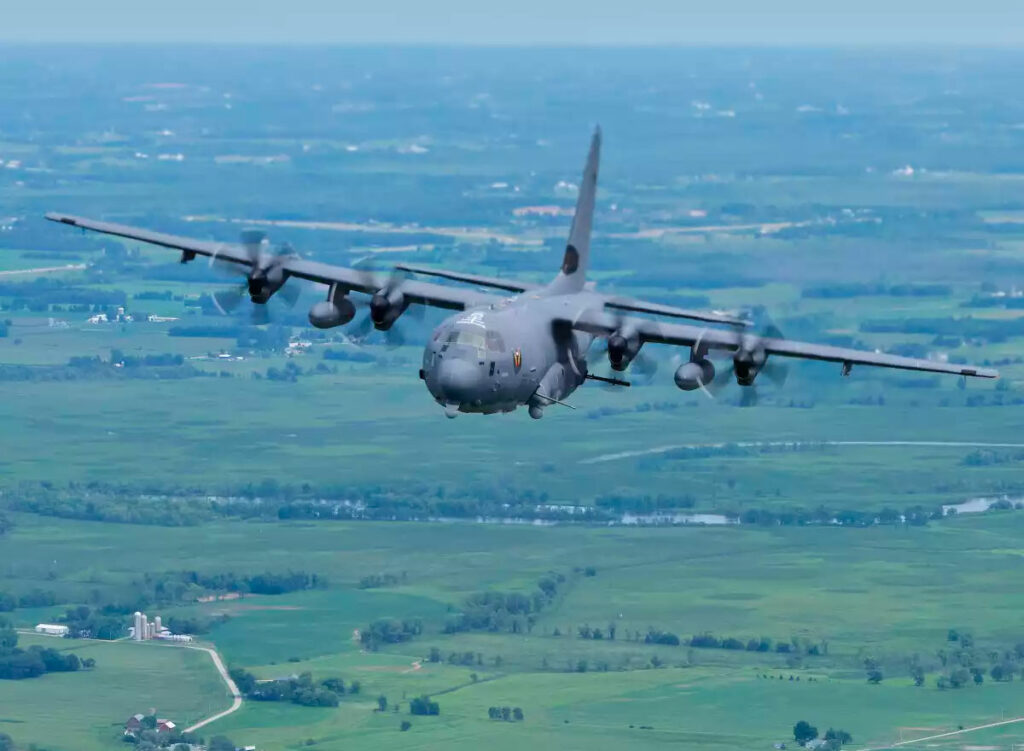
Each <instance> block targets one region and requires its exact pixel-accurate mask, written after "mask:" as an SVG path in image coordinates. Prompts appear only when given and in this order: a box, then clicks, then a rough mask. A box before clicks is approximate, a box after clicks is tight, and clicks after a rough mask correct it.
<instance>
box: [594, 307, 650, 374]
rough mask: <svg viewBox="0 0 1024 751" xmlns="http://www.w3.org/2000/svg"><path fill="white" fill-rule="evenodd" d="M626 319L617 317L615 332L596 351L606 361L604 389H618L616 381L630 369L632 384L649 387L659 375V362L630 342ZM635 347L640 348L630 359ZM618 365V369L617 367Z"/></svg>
mask: <svg viewBox="0 0 1024 751" xmlns="http://www.w3.org/2000/svg"><path fill="white" fill-rule="evenodd" d="M625 326H626V318H625V317H624V316H621V315H616V316H615V331H614V333H612V334H611V335H610V336H608V337H607V338H606V339H602V340H601V343H600V344H599V345H598V346H597V348H596V349H595V350H594V351H595V353H596V354H598V355H599V356H601V357H602V358H603V359H604V361H605V368H603V369H602V372H601V373H600V374H597V373H595V375H599V376H600V379H601V380H600V381H599V382H600V383H601V385H602V387H603V388H607V389H614V388H616V384H615V383H614V381H615V380H617V379H620V378H621V377H622V376H621V374H622V372H623V371H624V370H626V369H627V368H628V370H629V374H630V379H629V380H630V382H631V383H636V384H640V385H644V386H646V385H648V384H650V383H651V382H652V381H654V377H655V375H657V373H658V360H657V359H656V358H654V357H652V356H651V355H649V354H647V352H645V351H644V350H643V348H642V347H640V346H639V344H638V343H637V344H634V343H633V342H631V341H630V338H631V337H630V336H629V332H628V331H627V330H626V329H625ZM633 346H637V347H639V349H637V350H636V352H635V354H633V356H632V358H629V357H628V355H629V350H630V349H632V347H633ZM617 365H618V367H616V366H617Z"/></svg>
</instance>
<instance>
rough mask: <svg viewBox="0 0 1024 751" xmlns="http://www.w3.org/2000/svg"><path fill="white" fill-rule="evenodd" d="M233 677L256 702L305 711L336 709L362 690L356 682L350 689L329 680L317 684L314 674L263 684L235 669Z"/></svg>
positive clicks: (342, 683)
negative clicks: (286, 704) (288, 704)
mask: <svg viewBox="0 0 1024 751" xmlns="http://www.w3.org/2000/svg"><path fill="white" fill-rule="evenodd" d="M229 674H230V675H231V679H232V680H233V681H234V682H235V685H236V686H238V690H239V691H240V692H241V693H242V694H243V695H244V696H245V697H246V698H247V699H252V700H253V701H283V702H291V703H292V704H299V705H301V706H304V707H336V706H338V703H339V701H340V697H342V696H344V695H345V694H346V693H348V694H358V693H359V692H360V690H361V686H360V685H359V681H352V682H351V683H349V685H348V686H347V687H346V685H345V681H343V680H342V679H341V678H325V679H324V680H322V681H320V682H319V683H317V682H314V681H313V676H312V675H311V674H310V673H302V674H301V675H299V676H298V677H295V678H280V679H277V680H273V681H264V682H262V683H261V682H259V681H257V680H256V677H255V676H254V675H253V674H252V673H250V672H249V671H247V670H244V669H242V668H232V669H231V670H230V671H229Z"/></svg>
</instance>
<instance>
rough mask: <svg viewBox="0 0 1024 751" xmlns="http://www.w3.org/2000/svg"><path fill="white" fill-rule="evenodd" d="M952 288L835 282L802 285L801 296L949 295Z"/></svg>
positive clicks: (822, 297)
mask: <svg viewBox="0 0 1024 751" xmlns="http://www.w3.org/2000/svg"><path fill="white" fill-rule="evenodd" d="M951 294H953V288H952V287H950V286H949V285H948V284H883V283H881V282H837V283H834V284H819V285H813V286H810V287H804V288H803V290H801V292H800V296H801V297H805V298H811V299H825V300H834V299H848V298H851V297H867V296H872V297H873V296H882V295H888V296H890V297H949V296H950V295H951Z"/></svg>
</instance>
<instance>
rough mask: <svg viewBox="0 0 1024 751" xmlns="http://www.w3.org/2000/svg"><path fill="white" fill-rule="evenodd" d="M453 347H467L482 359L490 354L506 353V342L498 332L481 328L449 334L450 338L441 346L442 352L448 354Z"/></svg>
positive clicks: (455, 331) (458, 329) (458, 330)
mask: <svg viewBox="0 0 1024 751" xmlns="http://www.w3.org/2000/svg"><path fill="white" fill-rule="evenodd" d="M452 345H465V346H467V347H470V348H472V349H474V350H475V351H476V354H477V356H478V357H480V358H481V359H483V358H485V357H487V354H488V353H500V352H504V351H505V341H504V340H503V339H502V338H501V334H499V333H498V332H497V331H488V330H485V329H483V328H481V327H479V326H474V327H472V328H469V327H466V328H456V329H453V330H452V331H449V332H448V336H447V338H446V339H445V341H444V343H443V344H442V345H441V352H447V351H448V349H449V347H451V346H452Z"/></svg>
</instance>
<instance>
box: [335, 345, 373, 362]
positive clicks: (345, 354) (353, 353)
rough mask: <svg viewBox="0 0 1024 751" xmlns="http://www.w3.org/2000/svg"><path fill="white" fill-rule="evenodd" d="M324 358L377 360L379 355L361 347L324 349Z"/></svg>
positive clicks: (340, 360) (355, 360)
mask: <svg viewBox="0 0 1024 751" xmlns="http://www.w3.org/2000/svg"><path fill="white" fill-rule="evenodd" d="M323 358H324V359H325V360H333V361H334V362H376V361H377V357H376V356H375V355H373V354H371V353H369V352H367V351H365V350H361V349H353V350H348V349H331V348H329V347H328V348H327V349H325V350H324V353H323Z"/></svg>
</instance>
